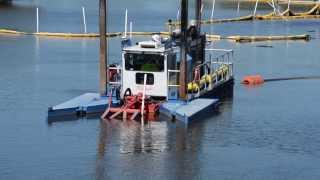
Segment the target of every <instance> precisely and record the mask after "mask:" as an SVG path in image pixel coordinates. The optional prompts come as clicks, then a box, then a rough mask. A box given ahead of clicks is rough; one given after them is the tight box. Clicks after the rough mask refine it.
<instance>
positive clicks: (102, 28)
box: [99, 0, 108, 95]
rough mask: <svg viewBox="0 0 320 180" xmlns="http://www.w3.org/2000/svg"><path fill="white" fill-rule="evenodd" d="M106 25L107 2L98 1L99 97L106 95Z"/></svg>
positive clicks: (103, 0) (104, 0) (105, 0)
mask: <svg viewBox="0 0 320 180" xmlns="http://www.w3.org/2000/svg"><path fill="white" fill-rule="evenodd" d="M106 25H107V0H100V3H99V32H100V57H99V59H100V60H99V62H100V65H99V72H100V80H99V81H100V83H99V87H100V88H99V92H100V95H106V93H107V79H108V77H107V74H108V73H106V71H107V64H108V59H107V38H106V29H107V28H106Z"/></svg>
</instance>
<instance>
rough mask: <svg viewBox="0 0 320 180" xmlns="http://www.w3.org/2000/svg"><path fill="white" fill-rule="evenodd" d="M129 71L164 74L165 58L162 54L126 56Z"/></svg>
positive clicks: (131, 54) (130, 54)
mask: <svg viewBox="0 0 320 180" xmlns="http://www.w3.org/2000/svg"><path fill="white" fill-rule="evenodd" d="M125 68H126V70H127V71H147V72H163V71H164V56H162V55H160V54H134V53H126V54H125Z"/></svg>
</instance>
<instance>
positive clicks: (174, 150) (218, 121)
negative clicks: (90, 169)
mask: <svg viewBox="0 0 320 180" xmlns="http://www.w3.org/2000/svg"><path fill="white" fill-rule="evenodd" d="M232 103H233V99H232V98H230V97H229V98H225V99H224V100H223V104H222V105H221V107H220V109H219V110H218V111H212V115H210V117H208V116H206V117H204V119H202V120H201V121H198V122H195V123H191V124H189V125H186V124H184V123H181V122H179V121H172V120H165V119H163V118H162V117H160V119H161V121H157V122H155V121H152V122H148V124H146V125H145V126H141V124H140V122H137V121H131V120H127V121H119V120H104V121H101V124H100V134H99V140H98V148H97V159H96V175H95V176H96V179H105V178H107V177H109V176H110V177H115V176H117V175H119V176H121V177H124V179H126V178H128V179H130V178H134V179H141V178H145V177H146V176H148V177H153V176H156V177H157V178H164V179H168V178H169V179H172V178H190V177H198V176H199V175H200V174H201V166H202V164H204V163H203V161H206V160H207V159H206V157H205V154H206V153H203V151H205V149H207V147H208V146H215V141H217V144H221V143H223V142H225V139H226V137H224V136H223V134H224V133H221V132H223V131H224V129H226V128H230V126H231V125H230V124H231V122H230V121H231V114H232ZM208 131H209V132H208ZM208 135H210V137H208ZM200 156H201V157H200ZM109 169H112V170H111V171H109ZM137 172H139V173H137Z"/></svg>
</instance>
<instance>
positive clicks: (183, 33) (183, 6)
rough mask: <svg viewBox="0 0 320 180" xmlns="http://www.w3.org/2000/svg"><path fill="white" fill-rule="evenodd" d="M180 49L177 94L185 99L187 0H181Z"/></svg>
mask: <svg viewBox="0 0 320 180" xmlns="http://www.w3.org/2000/svg"><path fill="white" fill-rule="evenodd" d="M180 14H181V16H180V21H181V51H180V58H181V60H180V76H179V85H180V87H179V95H180V99H181V100H186V99H187V88H186V85H187V29H188V0H181V13H180Z"/></svg>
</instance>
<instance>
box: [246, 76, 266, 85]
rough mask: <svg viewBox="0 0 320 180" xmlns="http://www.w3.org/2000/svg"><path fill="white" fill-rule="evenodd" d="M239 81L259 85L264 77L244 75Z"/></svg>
mask: <svg viewBox="0 0 320 180" xmlns="http://www.w3.org/2000/svg"><path fill="white" fill-rule="evenodd" d="M241 83H242V84H246V85H260V84H263V83H264V79H263V78H262V76H261V75H253V76H245V77H244V78H243V79H242V81H241Z"/></svg>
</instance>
